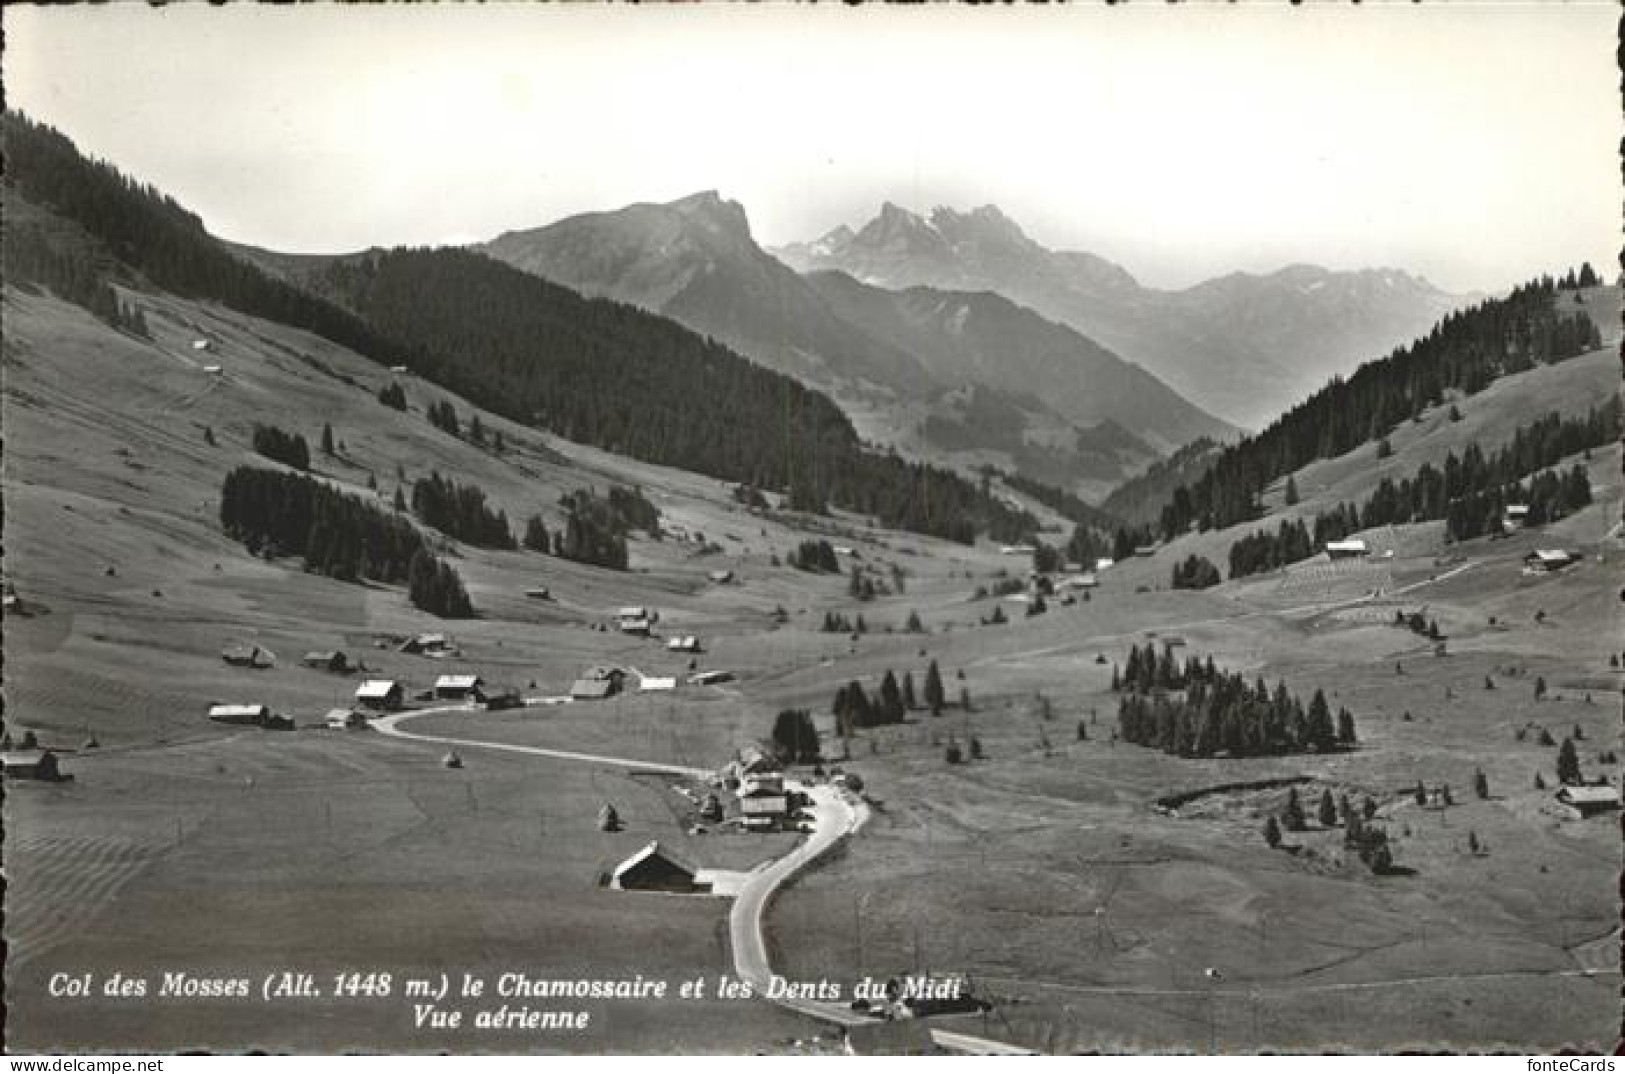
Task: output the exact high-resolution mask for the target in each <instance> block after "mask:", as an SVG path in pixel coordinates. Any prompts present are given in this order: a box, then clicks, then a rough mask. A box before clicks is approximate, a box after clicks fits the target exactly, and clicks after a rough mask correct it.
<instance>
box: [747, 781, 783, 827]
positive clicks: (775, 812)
mask: <svg viewBox="0 0 1625 1074" xmlns="http://www.w3.org/2000/svg"><path fill="white" fill-rule="evenodd" d="M739 815H740V817H741V819H742V820H743V821H744V824H745V827H747V828H752V829H763V828H777V827H779V826H780V825H782V824H783V823H784V822H785V820H786V819H788V818H789V816H790V796H789V795H787V794H785V793H784V792H783V791H782V790H781V791H778V792H774V791H771V790H767V789H762V790H755V791H750V792H748V793H745V792H742V793H741V794H740V795H739Z"/></svg>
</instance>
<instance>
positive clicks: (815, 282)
mask: <svg viewBox="0 0 1625 1074" xmlns="http://www.w3.org/2000/svg"><path fill="white" fill-rule="evenodd" d="M890 222H895V223H898V224H899V225H901V226H905V227H906V226H908V225H909V223H910V222H909V221H908V220H906V219H904V218H901V217H896V216H895V214H894V216H893V217H892V218H890V220H889V221H888V223H890ZM835 237H837V238H839V237H842V233H840V232H837V233H835ZM1005 237H1006V239H1008V240H1009V241H1017V240H1018V238H1019V231H1013V232H1012V231H1008V230H1007V232H1006V236H1005ZM479 249H480V250H481V251H482V252H484V253H486V254H488V255H490V256H492V257H494V258H496V259H498V260H501V261H505V262H507V263H508V264H510V265H512V266H514V267H515V268H519V269H522V270H524V271H526V272H530V273H533V274H535V275H539V276H543V277H545V278H547V279H550V280H553V281H555V282H558V283H561V284H563V285H565V286H567V287H571V288H573V289H576V290H578V291H581V292H582V293H584V294H589V295H597V296H604V297H613V298H615V299H618V300H620V301H623V302H628V303H631V304H633V305H637V306H641V307H643V308H645V309H649V310H651V311H654V312H658V313H661V314H663V315H665V316H668V317H672V318H673V319H675V320H678V321H680V322H682V323H683V324H685V325H687V326H688V327H690V328H692V329H694V330H696V331H699V332H703V333H705V334H707V335H710V336H712V337H714V338H716V339H719V340H722V341H724V342H726V343H727V344H728V345H729V346H731V347H733V348H735V349H736V350H738V351H740V352H741V353H743V354H747V355H749V356H751V357H752V358H754V359H755V360H757V361H759V362H761V363H762V364H764V365H767V366H769V367H771V368H773V369H777V370H779V371H781V372H786V373H790V374H791V375H794V376H796V377H798V378H799V379H801V380H803V381H804V382H806V383H809V384H812V385H815V386H817V387H819V388H820V389H822V390H826V391H829V392H831V393H833V394H834V395H836V397H837V398H839V399H841V400H842V401H843V404H844V405H846V406H847V407H848V409H849V410H850V411H851V412H853V413H854V414H855V415H867V416H868V421H867V423H860V424H862V425H863V426H864V429H865V435H866V436H868V437H869V438H871V439H875V440H884V441H886V442H888V443H891V444H893V445H894V446H897V447H899V448H901V449H903V450H905V451H911V452H913V453H916V454H921V455H926V456H931V457H935V456H936V455H938V454H940V453H946V454H947V455H948V456H950V457H951V458H952V461H956V462H958V463H960V464H963V465H971V466H974V465H980V464H983V463H990V464H994V465H1000V466H1005V467H1011V468H1016V469H1020V470H1022V471H1023V472H1026V473H1028V474H1029V475H1032V476H1037V475H1039V474H1042V475H1043V477H1042V480H1045V481H1049V482H1052V483H1059V484H1062V485H1067V486H1071V487H1073V488H1088V487H1091V486H1093V488H1094V491H1097V492H1103V491H1104V489H1105V487H1107V486H1109V485H1110V484H1113V483H1115V482H1116V481H1118V480H1121V479H1122V477H1124V476H1126V475H1127V474H1129V473H1132V472H1134V471H1136V470H1138V469H1140V468H1143V466H1144V465H1147V464H1149V463H1150V462H1151V461H1153V460H1154V459H1155V458H1157V457H1159V456H1160V455H1162V454H1165V453H1167V452H1168V451H1171V450H1173V449H1174V448H1176V447H1177V446H1178V445H1179V444H1181V443H1184V442H1185V441H1187V440H1190V439H1194V438H1195V437H1198V436H1213V437H1219V438H1228V437H1230V436H1232V435H1234V433H1235V431H1236V430H1235V429H1234V428H1233V427H1231V426H1229V425H1227V424H1226V423H1224V422H1221V421H1218V420H1217V419H1215V418H1213V417H1212V416H1211V415H1209V414H1207V413H1205V412H1204V411H1202V410H1201V409H1199V408H1198V407H1196V406H1194V405H1192V404H1191V403H1189V402H1188V401H1186V400H1185V399H1182V398H1181V397H1180V396H1179V395H1178V394H1177V393H1176V392H1174V391H1172V390H1171V389H1169V388H1168V387H1167V385H1165V384H1162V383H1160V382H1159V381H1158V380H1157V379H1156V378H1155V377H1154V376H1152V375H1150V374H1148V373H1146V372H1145V371H1144V370H1142V369H1139V368H1137V367H1135V366H1134V365H1132V364H1130V363H1128V362H1125V361H1123V360H1122V359H1121V358H1119V357H1118V356H1117V355H1115V354H1113V353H1111V352H1110V351H1109V350H1107V349H1106V348H1104V347H1102V346H1100V345H1099V344H1097V343H1095V342H1094V341H1093V340H1091V339H1088V338H1086V337H1085V336H1083V335H1081V334H1079V333H1078V332H1076V331H1075V330H1072V329H1070V328H1067V327H1066V326H1064V325H1061V324H1057V323H1054V322H1053V321H1051V320H1047V319H1045V318H1044V317H1042V316H1040V315H1039V314H1037V313H1035V312H1034V311H1032V310H1029V309H1026V308H1024V307H1022V306H1019V305H1017V304H1016V303H1015V302H1012V301H1010V300H1009V299H1008V298H1005V297H1002V296H998V295H991V294H987V293H985V291H984V290H981V289H978V290H977V291H973V292H963V293H956V292H954V291H951V290H946V289H940V288H929V287H914V288H910V289H908V290H907V291H906V292H903V293H898V292H894V291H889V290H885V289H881V288H876V287H873V286H871V285H868V284H865V283H862V282H860V281H858V280H856V279H853V278H852V277H850V276H848V275H844V274H843V275H839V276H831V275H825V274H813V275H807V276H803V275H801V274H798V273H797V272H795V271H793V270H792V269H791V268H790V267H788V266H787V265H785V264H784V263H783V262H781V261H780V260H778V259H777V258H776V257H774V256H773V255H772V254H770V253H768V252H767V251H766V250H764V249H762V247H761V246H759V245H758V244H757V243H756V241H755V239H754V238H753V237H752V235H751V231H750V224H749V220H748V218H747V217H746V214H745V212H744V210H743V208H742V207H740V206H739V205H738V204H737V203H736V202H732V201H727V200H725V199H723V198H722V197H721V196H720V195H718V194H717V193H716V192H714V191H707V192H704V193H700V194H695V195H691V196H689V197H685V198H682V199H679V200H677V201H674V202H671V203H668V204H651V203H639V204H635V205H630V206H627V207H625V208H623V209H619V210H615V211H610V212H596V213H587V214H583V215H579V216H573V217H569V218H567V219H564V220H560V221H557V222H556V223H553V224H549V225H546V226H543V227H539V228H534V229H529V230H525V231H513V232H507V233H505V234H503V235H500V236H498V237H497V238H495V239H493V240H492V241H490V242H488V243H486V244H484V245H483V246H481V247H479ZM970 387H974V389H975V391H973V392H970V393H968V394H967V391H966V389H967V388H970ZM995 414H997V415H999V417H998V418H997V419H995V418H994V415H995ZM1108 419H1110V420H1112V421H1113V422H1114V424H1111V425H1104V424H1103V423H1105V422H1107V421H1108ZM1130 427H1131V428H1132V429H1133V432H1132V433H1130V432H1129V431H1128V429H1129V428H1130ZM1082 434H1090V435H1082ZM1119 434H1120V435H1119ZM1080 482H1081V484H1080Z"/></svg>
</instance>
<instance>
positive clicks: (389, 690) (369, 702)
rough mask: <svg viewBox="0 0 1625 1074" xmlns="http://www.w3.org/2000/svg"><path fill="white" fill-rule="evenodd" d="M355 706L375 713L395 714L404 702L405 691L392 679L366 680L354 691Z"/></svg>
mask: <svg viewBox="0 0 1625 1074" xmlns="http://www.w3.org/2000/svg"><path fill="white" fill-rule="evenodd" d="M355 701H356V704H357V705H359V706H360V707H361V708H364V709H371V710H373V711H376V712H395V711H397V710H398V709H399V708H400V707H401V705H403V704H404V703H405V701H406V690H405V688H404V687H402V686H401V684H400V683H398V682H396V681H395V680H394V679H368V680H367V681H366V682H364V683H362V684H361V685H360V686H358V687H356V691H355Z"/></svg>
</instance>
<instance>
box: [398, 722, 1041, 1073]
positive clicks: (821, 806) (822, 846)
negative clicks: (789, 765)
mask: <svg viewBox="0 0 1625 1074" xmlns="http://www.w3.org/2000/svg"><path fill="white" fill-rule="evenodd" d="M470 711H477V710H474V709H472V708H471V707H470V706H468V705H445V706H439V707H436V708H428V709H417V710H415V711H412V712H398V713H394V714H391V715H388V716H380V717H378V718H376V719H374V720H372V721H371V725H372V727H373V728H374V729H375V730H377V731H378V732H380V733H382V734H385V735H389V736H391V737H394V738H404V739H410V740H412V741H414V742H433V743H437V744H440V745H445V746H452V747H460V748H463V749H482V750H500V751H502V752H505V753H526V754H530V755H532V756H535V757H548V758H552V759H554V760H562V761H579V762H581V763H584V764H593V765H600V766H603V767H606V768H622V769H626V770H628V771H636V772H660V773H664V774H667V775H672V776H683V777H691V778H706V777H709V776H710V775H711V774H712V773H711V772H710V771H708V770H706V769H703V768H691V767H689V766H687V765H674V764H667V763H665V762H662V761H640V760H635V759H633V758H630V757H610V756H605V755H603V754H596V753H577V752H574V751H571V750H555V749H548V748H547V747H544V746H521V745H517V744H515V743H511V742H488V741H485V740H482V739H473V738H454V737H452V736H450V735H428V734H420V733H418V732H415V731H408V730H406V729H405V728H403V727H402V726H401V725H402V724H404V723H405V722H406V721H408V720H415V719H418V718H420V717H423V716H435V715H443V714H446V713H455V712H461V713H466V712H470ZM786 786H787V787H788V788H789V789H791V790H796V791H800V792H802V793H803V794H806V795H807V797H808V799H809V801H810V804H809V806H808V809H807V811H808V813H810V814H811V816H812V828H811V831H810V832H809V833H808V835H807V838H806V839H804V840H802V841H801V842H799V843H797V844H796V846H795V848H794V849H792V850H791V851H790V852H789V853H788V854H786V855H784V856H783V857H782V858H776V859H774V860H773V861H771V862H768V863H767V864H765V865H762V866H759V867H758V868H756V869H755V870H753V871H752V872H750V873H748V874H747V875H746V876H745V879H744V881H743V882H742V884H741V885H740V888H739V891H738V893H737V894H736V895H735V896H734V902H733V907H732V909H731V910H730V911H729V914H728V937H729V944H730V946H731V947H732V948H733V960H734V972H735V974H737V975H738V977H739V978H740V979H741V980H744V981H748V982H750V984H751V986H752V987H753V988H755V989H756V994H757V995H759V996H762V997H764V998H767V999H769V1000H770V1001H771V1002H773V1003H776V1004H778V1005H779V1006H781V1007H784V1008H786V1009H788V1010H792V1011H796V1012H797V1013H799V1014H804V1015H807V1016H809V1017H811V1018H816V1019H818V1020H819V1021H822V1022H829V1023H833V1024H835V1025H839V1026H843V1027H848V1026H855V1025H865V1024H870V1023H872V1022H873V1021H874V1019H872V1018H870V1017H868V1016H866V1015H862V1014H859V1013H857V1012H856V1011H853V1010H852V1009H851V1008H849V1007H847V1006H844V1005H842V1004H839V1003H826V1002H819V1001H816V1000H805V999H796V998H791V997H784V996H774V995H772V993H771V992H770V986H771V985H772V983H773V980H774V978H775V977H776V974H774V972H773V966H772V963H771V962H770V961H769V959H768V953H767V937H766V935H765V934H764V933H763V931H762V920H763V918H764V916H765V915H766V913H767V908H768V905H769V904H770V903H771V902H772V900H773V896H775V895H776V894H778V892H779V890H780V889H781V888H783V887H784V885H786V884H787V883H789V882H790V881H791V880H792V879H793V878H794V877H795V876H796V875H797V874H798V873H800V872H801V870H803V869H805V868H806V867H807V866H809V865H811V864H812V863H813V862H814V861H816V860H817V859H818V858H820V857H822V856H823V855H824V854H825V853H827V852H828V851H829V850H830V849H831V848H832V847H834V846H835V845H836V844H837V843H839V842H840V841H841V840H842V839H845V838H846V837H847V836H849V835H851V834H853V833H854V832H856V831H857V830H858V829H859V828H861V827H862V826H863V824H864V822H865V821H867V820H868V819H869V807H868V805H867V803H865V802H864V801H863V800H862V799H861V798H858V797H856V796H853V795H850V794H848V793H846V792H844V791H841V790H839V789H837V788H835V787H832V786H830V785H829V784H822V783H820V784H806V783H798V782H795V781H789V782H788V783H787V784H786ZM931 1033H932V1038H933V1040H935V1041H936V1043H937V1044H938V1046H940V1047H943V1048H945V1049H948V1050H951V1051H960V1052H967V1053H971V1054H1005V1053H1018V1052H1019V1053H1024V1052H1025V1049H1016V1048H1014V1047H1013V1046H1012V1045H1008V1044H1004V1043H1002V1042H1000V1041H993V1040H985V1039H983V1038H980V1037H972V1036H969V1035H967V1034H963V1033H952V1032H948V1031H946V1030H938V1029H933V1030H932V1031H931Z"/></svg>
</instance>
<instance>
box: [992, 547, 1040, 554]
mask: <svg viewBox="0 0 1625 1074" xmlns="http://www.w3.org/2000/svg"><path fill="white" fill-rule="evenodd" d="M1036 551H1038V549H1037V548H1036V547H1035V546H1033V545H1030V544H1007V545H1003V546H1001V547H1000V548H999V554H1000V555H1003V556H1030V555H1032V554H1033V553H1034V552H1036Z"/></svg>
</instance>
